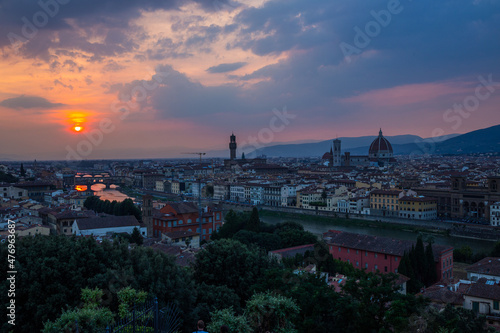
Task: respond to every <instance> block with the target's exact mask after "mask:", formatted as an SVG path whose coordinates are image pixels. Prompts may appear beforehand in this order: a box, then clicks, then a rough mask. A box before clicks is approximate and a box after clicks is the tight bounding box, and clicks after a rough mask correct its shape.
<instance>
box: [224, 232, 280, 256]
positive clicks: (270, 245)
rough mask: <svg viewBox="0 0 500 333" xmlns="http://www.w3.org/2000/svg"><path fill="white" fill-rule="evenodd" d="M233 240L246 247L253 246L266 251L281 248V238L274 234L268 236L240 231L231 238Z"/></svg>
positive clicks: (263, 233) (267, 234)
mask: <svg viewBox="0 0 500 333" xmlns="http://www.w3.org/2000/svg"><path fill="white" fill-rule="evenodd" d="M233 239H234V240H237V241H239V242H241V243H243V244H246V245H250V244H255V245H257V246H259V247H260V248H263V249H265V250H266V251H272V250H277V249H281V248H282V247H281V238H280V237H279V236H278V235H276V234H270V233H267V232H253V231H248V230H240V231H238V232H237V233H236V234H235V235H234V236H233Z"/></svg>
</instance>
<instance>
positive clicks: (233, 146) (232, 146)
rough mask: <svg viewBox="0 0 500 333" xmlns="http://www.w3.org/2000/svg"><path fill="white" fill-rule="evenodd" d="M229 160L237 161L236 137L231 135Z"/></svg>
mask: <svg viewBox="0 0 500 333" xmlns="http://www.w3.org/2000/svg"><path fill="white" fill-rule="evenodd" d="M229 153H230V155H229V158H230V159H231V160H234V159H236V136H235V135H234V133H233V134H231V137H230V141H229Z"/></svg>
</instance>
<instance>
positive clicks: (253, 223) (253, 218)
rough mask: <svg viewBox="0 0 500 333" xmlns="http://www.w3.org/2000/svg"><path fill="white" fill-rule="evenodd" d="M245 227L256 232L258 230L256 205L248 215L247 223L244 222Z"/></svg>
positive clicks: (258, 219)
mask: <svg viewBox="0 0 500 333" xmlns="http://www.w3.org/2000/svg"><path fill="white" fill-rule="evenodd" d="M245 229H247V230H249V231H255V232H258V231H259V230H260V218H259V210H258V209H257V207H254V208H253V209H252V214H251V215H250V218H249V219H248V221H247V223H245Z"/></svg>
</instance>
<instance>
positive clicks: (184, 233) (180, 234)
mask: <svg viewBox="0 0 500 333" xmlns="http://www.w3.org/2000/svg"><path fill="white" fill-rule="evenodd" d="M199 234H200V233H199V232H193V231H171V232H165V233H164V235H165V236H167V237H168V238H171V239H178V238H183V237H193V236H198V235H199Z"/></svg>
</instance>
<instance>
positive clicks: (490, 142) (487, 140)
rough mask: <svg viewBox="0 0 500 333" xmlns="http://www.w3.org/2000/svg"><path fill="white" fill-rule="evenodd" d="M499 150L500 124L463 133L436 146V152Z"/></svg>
mask: <svg viewBox="0 0 500 333" xmlns="http://www.w3.org/2000/svg"><path fill="white" fill-rule="evenodd" d="M495 152H500V125H496V126H492V127H488V128H483V129H480V130H477V131H472V132H469V133H465V134H462V135H459V136H456V137H454V138H451V139H448V140H446V141H443V142H440V143H438V144H437V146H436V153H437V154H471V153H495Z"/></svg>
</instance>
